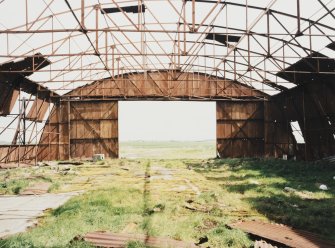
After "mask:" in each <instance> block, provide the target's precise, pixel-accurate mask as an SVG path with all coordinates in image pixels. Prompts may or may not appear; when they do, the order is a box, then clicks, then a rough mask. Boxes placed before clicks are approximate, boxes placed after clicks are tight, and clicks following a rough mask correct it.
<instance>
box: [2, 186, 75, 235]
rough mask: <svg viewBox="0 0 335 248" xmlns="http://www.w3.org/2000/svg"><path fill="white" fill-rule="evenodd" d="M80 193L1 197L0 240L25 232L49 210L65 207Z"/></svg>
mask: <svg viewBox="0 0 335 248" xmlns="http://www.w3.org/2000/svg"><path fill="white" fill-rule="evenodd" d="M78 194H79V192H71V193H63V194H44V195H30V196H0V238H2V237H5V236H9V235H13V234H16V233H20V232H24V231H25V230H26V229H27V228H28V227H31V226H33V225H34V224H35V223H37V217H39V216H41V215H42V214H43V211H44V210H46V209H48V208H57V207H59V206H61V205H63V204H64V203H65V202H66V201H67V200H69V199H70V198H71V197H72V196H75V195H78Z"/></svg>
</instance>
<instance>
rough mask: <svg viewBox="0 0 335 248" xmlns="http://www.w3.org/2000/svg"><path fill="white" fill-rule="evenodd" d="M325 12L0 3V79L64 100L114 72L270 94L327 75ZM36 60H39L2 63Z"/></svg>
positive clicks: (312, 6)
mask: <svg viewBox="0 0 335 248" xmlns="http://www.w3.org/2000/svg"><path fill="white" fill-rule="evenodd" d="M334 9H335V1H334V0H309V1H306V0H305V1H303V0H293V1H292V0H236V1H235V0H234V1H232V0H231V1H225V0H218V1H215V0H185V1H183V0H137V1H135V0H121V1H120V0H90V1H87V0H75V1H73V0H72V1H71V0H57V1H56V0H35V1H27V0H26V1H24V0H20V1H19V5H18V1H9V0H2V1H0V37H1V38H0V65H2V66H3V67H1V73H2V74H3V75H4V73H9V74H12V73H19V72H22V71H23V70H24V71H26V72H27V73H29V75H28V76H25V77H26V78H27V79H29V80H31V81H32V82H34V83H37V84H39V85H41V86H43V87H46V88H48V89H50V91H51V92H54V93H55V94H59V95H64V94H66V93H68V92H69V91H71V90H73V89H76V88H77V87H80V86H83V85H86V84H89V83H91V82H94V81H97V80H100V79H103V78H110V77H114V76H116V75H119V74H125V73H128V74H131V73H140V72H146V71H158V70H170V69H171V70H179V71H182V72H201V73H205V74H208V75H213V76H218V77H223V78H227V79H231V80H236V81H239V82H240V83H243V84H246V85H248V86H251V87H253V88H255V89H257V90H260V91H263V92H264V93H266V94H268V95H275V94H278V93H279V92H281V91H285V90H286V89H290V88H292V87H294V86H295V85H296V84H298V83H299V82H296V78H299V77H300V79H301V78H303V75H313V73H318V75H322V74H326V75H328V76H330V77H331V78H333V77H334V73H335V72H334V67H332V66H333V65H332V63H334V58H335V45H334V40H335V11H334ZM36 57H39V58H40V57H43V58H44V59H45V60H46V61H48V63H47V64H43V66H40V64H36V66H30V67H29V66H28V67H24V68H18V69H15V66H12V67H11V66H10V67H8V66H7V67H6V66H4V65H8V63H10V62H19V61H22V60H24V59H31V60H32V61H35V59H36ZM313 59H318V61H322V63H321V66H320V65H319V66H318V64H319V62H317V63H316V64H314V62H315V61H314V60H313ZM33 64H34V63H33ZM16 70H17V71H16ZM297 74H299V75H298V76H299V77H297Z"/></svg>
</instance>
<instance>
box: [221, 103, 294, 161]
mask: <svg viewBox="0 0 335 248" xmlns="http://www.w3.org/2000/svg"><path fill="white" fill-rule="evenodd" d="M216 106H217V108H216V115H217V116H216V118H217V134H216V135H217V152H218V155H219V156H220V157H221V158H241V157H276V158H278V157H279V158H281V157H283V155H287V156H290V157H293V156H294V155H300V153H299V147H298V146H297V144H296V142H295V140H294V137H293V134H292V129H291V126H290V122H289V120H288V119H287V118H286V116H285V113H284V112H282V111H281V110H280V109H279V106H278V103H276V102H273V101H239V102H237V101H228V102H217V104H216Z"/></svg>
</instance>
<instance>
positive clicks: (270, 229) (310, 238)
mask: <svg viewBox="0 0 335 248" xmlns="http://www.w3.org/2000/svg"><path fill="white" fill-rule="evenodd" d="M228 226H229V227H230V228H238V229H241V230H242V231H244V232H247V233H249V234H252V235H255V236H257V237H261V238H263V239H265V240H269V241H274V242H276V243H279V244H282V245H285V246H289V247H303V248H320V247H322V248H334V247H335V244H334V243H331V242H329V241H326V240H323V239H322V238H321V237H320V236H318V235H315V234H313V233H310V232H306V231H302V230H297V229H293V228H290V227H288V226H284V225H279V224H271V223H263V222H257V221H245V222H238V223H234V224H230V225H228Z"/></svg>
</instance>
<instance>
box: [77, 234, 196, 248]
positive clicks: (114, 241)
mask: <svg viewBox="0 0 335 248" xmlns="http://www.w3.org/2000/svg"><path fill="white" fill-rule="evenodd" d="M75 239H76V240H78V239H79V240H84V241H86V242H89V243H91V244H93V245H94V246H97V247H114V248H122V247H126V245H127V243H128V242H130V241H139V242H143V243H144V244H146V245H147V246H150V247H158V248H168V247H174V248H195V247H198V246H196V245H195V244H193V243H190V242H185V241H179V240H173V239H170V238H159V237H150V236H147V235H143V234H126V233H110V232H91V233H87V234H86V235H85V236H84V237H76V238H75Z"/></svg>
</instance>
